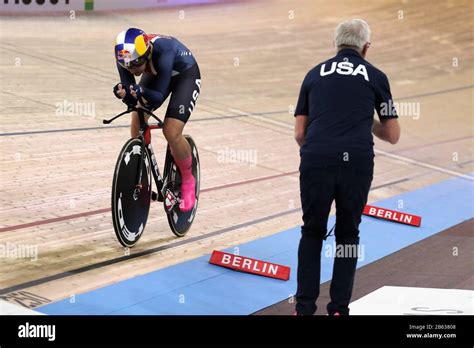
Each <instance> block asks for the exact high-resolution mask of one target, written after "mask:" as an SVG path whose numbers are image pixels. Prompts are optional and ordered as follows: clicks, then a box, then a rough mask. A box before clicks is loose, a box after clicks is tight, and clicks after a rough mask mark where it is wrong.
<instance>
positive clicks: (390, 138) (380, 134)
mask: <svg viewBox="0 0 474 348" xmlns="http://www.w3.org/2000/svg"><path fill="white" fill-rule="evenodd" d="M372 132H373V133H374V135H375V136H376V137H377V138H379V139H380V140H383V141H387V142H389V143H390V144H392V145H395V144H396V143H397V142H398V139H400V125H399V124H398V120H397V119H396V118H390V119H388V120H384V121H382V122H380V121H378V120H374V125H373V126H372Z"/></svg>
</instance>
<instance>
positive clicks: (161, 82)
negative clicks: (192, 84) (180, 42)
mask: <svg viewBox="0 0 474 348" xmlns="http://www.w3.org/2000/svg"><path fill="white" fill-rule="evenodd" d="M174 59H175V53H174V51H173V50H169V51H166V52H163V53H162V54H161V55H160V57H159V58H158V63H157V66H156V71H157V73H158V78H157V79H156V82H155V83H154V84H153V86H152V88H145V87H142V89H143V97H144V98H145V99H146V101H147V102H148V104H149V105H150V106H151V107H153V108H154V109H155V108H159V107H160V106H161V104H163V102H164V101H165V99H166V97H167V96H168V94H169V93H168V89H169V85H170V81H171V74H172V72H173V65H174Z"/></svg>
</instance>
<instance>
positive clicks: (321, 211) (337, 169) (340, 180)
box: [296, 162, 373, 315]
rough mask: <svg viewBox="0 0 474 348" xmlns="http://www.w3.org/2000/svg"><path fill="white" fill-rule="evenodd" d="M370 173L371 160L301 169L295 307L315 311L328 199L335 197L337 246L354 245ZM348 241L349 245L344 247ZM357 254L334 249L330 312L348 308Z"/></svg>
mask: <svg viewBox="0 0 474 348" xmlns="http://www.w3.org/2000/svg"><path fill="white" fill-rule="evenodd" d="M372 178H373V162H372V163H370V164H369V165H367V166H357V167H356V166H354V165H352V164H351V165H349V164H341V165H334V166H326V167H322V168H304V169H300V195H301V204H302V208H303V226H302V227H301V239H300V244H299V248H298V274H297V282H298V288H297V291H296V311H297V313H298V314H302V315H312V314H314V313H315V312H316V303H315V302H316V299H317V298H318V296H319V284H320V274H321V248H322V243H323V239H325V236H326V233H327V222H328V217H329V213H330V210H331V205H332V202H333V201H334V200H335V201H336V228H335V232H334V234H335V236H336V250H337V249H338V248H345V249H343V250H353V249H351V248H352V247H355V248H358V246H359V224H360V221H361V216H362V212H363V210H364V206H365V204H366V203H367V196H368V193H369V190H370V185H371V183H372ZM347 246H348V248H346V247H347ZM356 264H357V254H356V255H354V253H350V255H349V254H347V253H345V254H342V255H341V253H336V256H335V258H334V267H333V275H332V281H331V288H330V296H331V302H330V303H329V304H328V306H327V310H328V313H329V314H334V313H335V312H339V313H340V314H342V315H347V314H349V302H350V299H351V295H352V287H353V283H354V275H355V270H356Z"/></svg>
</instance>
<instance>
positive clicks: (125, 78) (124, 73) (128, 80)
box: [116, 63, 136, 88]
mask: <svg viewBox="0 0 474 348" xmlns="http://www.w3.org/2000/svg"><path fill="white" fill-rule="evenodd" d="M116 64H117V69H118V72H119V75H120V82H121V83H122V85H124V86H125V87H127V88H128V87H130V85H131V84H134V83H136V82H135V77H134V76H133V74H132V73H131V72H130V71H128V70H127V69H125V68H124V67H123V66H121V65H120V64H119V63H116Z"/></svg>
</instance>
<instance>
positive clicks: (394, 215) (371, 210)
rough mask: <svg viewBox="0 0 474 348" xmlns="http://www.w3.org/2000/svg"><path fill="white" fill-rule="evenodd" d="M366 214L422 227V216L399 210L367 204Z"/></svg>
mask: <svg viewBox="0 0 474 348" xmlns="http://www.w3.org/2000/svg"><path fill="white" fill-rule="evenodd" d="M363 214H364V215H368V216H372V217H375V218H380V219H385V220H389V221H393V222H399V223H401V224H405V225H411V226H416V227H420V225H421V216H417V215H412V214H407V213H401V212H399V211H395V210H390V209H385V208H378V207H374V206H372V205H366V206H365V208H364V212H363Z"/></svg>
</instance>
